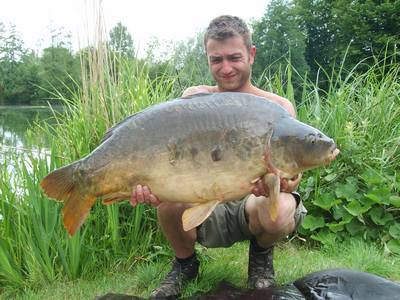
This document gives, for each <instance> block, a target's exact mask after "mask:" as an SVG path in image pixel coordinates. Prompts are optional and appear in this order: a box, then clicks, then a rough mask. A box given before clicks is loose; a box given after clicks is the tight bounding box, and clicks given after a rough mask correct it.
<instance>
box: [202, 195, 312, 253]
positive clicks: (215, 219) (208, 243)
mask: <svg viewBox="0 0 400 300" xmlns="http://www.w3.org/2000/svg"><path fill="white" fill-rule="evenodd" d="M292 195H293V196H294V198H295V199H296V202H297V207H296V211H295V214H294V221H295V231H296V230H297V229H298V227H299V226H300V224H301V223H302V221H303V219H304V217H305V216H306V214H307V210H306V208H305V207H304V205H303V203H302V201H301V198H300V195H299V194H298V193H292ZM247 199H248V196H247V197H246V198H244V199H240V200H236V201H231V202H227V203H224V204H220V205H218V206H217V207H216V208H215V210H214V211H213V212H212V214H211V215H210V217H208V219H207V220H206V221H204V223H203V224H201V225H200V226H198V227H197V241H198V242H199V243H200V244H201V245H203V246H205V247H208V248H217V247H230V246H231V245H232V244H234V243H236V242H239V241H243V240H250V239H251V238H252V234H251V232H250V229H249V224H248V222H247V220H246V217H245V211H244V207H245V203H246V201H247Z"/></svg>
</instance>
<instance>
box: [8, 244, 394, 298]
mask: <svg viewBox="0 0 400 300" xmlns="http://www.w3.org/2000/svg"><path fill="white" fill-rule="evenodd" d="M247 248H248V244H247V243H245V242H244V243H238V244H236V245H234V246H232V247H231V248H228V249H205V248H200V247H199V248H198V249H197V250H198V252H199V253H200V257H201V269H200V277H199V278H198V279H197V280H196V282H194V283H191V284H189V285H188V287H187V288H186V289H185V291H184V294H183V296H190V295H193V294H195V293H199V292H206V291H209V290H210V289H212V288H214V287H216V285H217V284H218V283H219V282H220V281H222V280H225V281H229V282H231V283H233V284H234V285H237V286H240V287H245V285H246V280H247ZM328 268H349V269H353V270H359V271H364V272H370V273H373V274H376V275H379V276H382V277H385V278H388V279H390V280H393V281H400V257H398V256H392V255H386V254H383V252H382V250H381V249H378V248H377V247H376V246H374V245H371V244H369V243H365V242H363V241H360V240H353V241H348V242H346V243H341V244H337V245H330V246H329V247H328V246H325V247H322V248H321V247H310V246H307V245H306V244H304V243H303V242H300V241H295V242H287V243H281V244H280V245H279V246H278V247H277V249H276V251H275V269H276V274H277V281H278V282H279V284H285V283H289V282H292V281H294V280H295V279H298V278H300V277H302V276H304V275H306V274H309V273H311V272H314V271H319V270H322V269H328ZM169 269H170V265H169V260H168V259H167V258H166V257H165V258H164V259H161V260H158V262H150V263H149V262H143V263H140V264H137V265H136V266H135V267H134V268H131V269H127V268H119V267H116V268H112V269H109V270H103V271H102V272H100V273H99V274H97V276H95V277H94V278H91V279H90V280H89V279H77V280H72V281H71V280H67V279H64V280H63V279H60V280H57V281H56V282H55V283H53V284H50V285H46V286H44V287H42V288H40V289H27V290H25V291H24V292H23V293H20V294H19V295H17V296H14V297H11V295H10V294H8V295H6V296H7V297H10V299H20V300H25V299H30V300H34V299H49V300H50V299H94V297H95V296H99V295H104V294H107V293H111V292H112V293H121V294H129V295H136V296H142V297H147V296H148V295H149V293H150V292H151V290H152V289H154V288H155V287H156V286H157V284H158V282H159V281H160V280H161V279H162V277H163V276H164V275H165V273H166V272H168V271H169Z"/></svg>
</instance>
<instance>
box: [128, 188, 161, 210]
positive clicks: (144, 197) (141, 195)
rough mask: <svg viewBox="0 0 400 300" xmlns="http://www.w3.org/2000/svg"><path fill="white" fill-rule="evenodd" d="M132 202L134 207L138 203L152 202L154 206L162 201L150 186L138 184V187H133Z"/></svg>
mask: <svg viewBox="0 0 400 300" xmlns="http://www.w3.org/2000/svg"><path fill="white" fill-rule="evenodd" d="M130 203H131V205H132V206H133V207H135V206H136V205H137V204H142V203H145V204H150V205H152V206H158V205H159V204H160V203H161V201H160V200H159V199H158V198H157V197H156V196H155V195H154V194H152V193H151V190H150V188H149V187H148V186H142V185H140V184H138V185H137V186H136V188H133V189H132V196H131V200H130Z"/></svg>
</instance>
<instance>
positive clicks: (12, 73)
mask: <svg viewBox="0 0 400 300" xmlns="http://www.w3.org/2000/svg"><path fill="white" fill-rule="evenodd" d="M37 83H38V76H37V59H36V57H35V55H34V53H32V52H31V51H28V50H27V49H25V47H24V43H23V41H22V39H21V38H20V37H19V33H18V32H17V30H16V27H15V26H14V25H11V26H10V28H9V29H7V28H6V27H5V26H4V24H2V23H0V102H2V103H7V104H22V103H29V102H30V101H31V100H33V99H35V97H36V96H37V94H38V87H37Z"/></svg>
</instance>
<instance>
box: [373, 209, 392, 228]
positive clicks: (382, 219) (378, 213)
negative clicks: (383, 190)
mask: <svg viewBox="0 0 400 300" xmlns="http://www.w3.org/2000/svg"><path fill="white" fill-rule="evenodd" d="M368 215H369V216H370V217H371V220H372V221H373V222H374V223H375V224H376V225H385V224H386V223H387V222H389V221H392V220H393V215H392V214H391V213H385V210H384V209H383V208H382V207H374V208H372V209H371V210H370V211H369V212H368Z"/></svg>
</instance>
